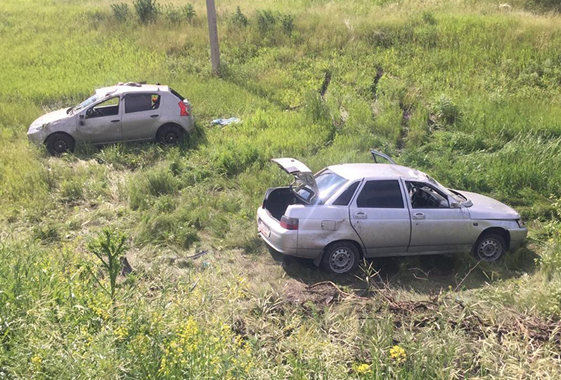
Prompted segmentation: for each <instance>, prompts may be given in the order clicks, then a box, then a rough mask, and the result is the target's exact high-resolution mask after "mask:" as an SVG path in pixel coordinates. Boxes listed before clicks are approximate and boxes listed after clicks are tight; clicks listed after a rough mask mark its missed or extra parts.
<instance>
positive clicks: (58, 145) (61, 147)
mask: <svg viewBox="0 0 561 380" xmlns="http://www.w3.org/2000/svg"><path fill="white" fill-rule="evenodd" d="M67 149H68V144H66V141H64V140H57V141H56V142H55V150H56V151H57V152H61V153H62V152H66V150H67Z"/></svg>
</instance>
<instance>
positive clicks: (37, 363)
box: [31, 355, 43, 367]
mask: <svg viewBox="0 0 561 380" xmlns="http://www.w3.org/2000/svg"><path fill="white" fill-rule="evenodd" d="M42 362H43V359H42V358H41V357H40V356H39V355H35V356H33V357H32V358H31V364H33V365H34V366H36V367H38V366H40V365H41V363H42Z"/></svg>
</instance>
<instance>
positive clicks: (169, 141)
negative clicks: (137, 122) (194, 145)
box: [156, 124, 184, 145]
mask: <svg viewBox="0 0 561 380" xmlns="http://www.w3.org/2000/svg"><path fill="white" fill-rule="evenodd" d="M183 134H184V130H183V128H181V127H180V126H179V125H176V124H167V125H163V126H162V127H160V130H159V131H158V135H157V136H156V139H157V140H158V142H159V143H160V144H163V145H176V144H178V143H179V142H180V141H181V139H182V138H183Z"/></svg>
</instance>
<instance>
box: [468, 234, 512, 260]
mask: <svg viewBox="0 0 561 380" xmlns="http://www.w3.org/2000/svg"><path fill="white" fill-rule="evenodd" d="M505 252H506V242H505V239H504V238H503V237H502V236H500V235H497V234H484V235H481V236H480V237H479V239H477V243H475V246H474V247H473V253H474V255H475V257H476V258H477V259H479V260H482V261H488V262H494V261H497V260H499V259H500V258H501V257H502V256H503V255H504V253H505Z"/></svg>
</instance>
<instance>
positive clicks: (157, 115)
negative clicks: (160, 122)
mask: <svg viewBox="0 0 561 380" xmlns="http://www.w3.org/2000/svg"><path fill="white" fill-rule="evenodd" d="M158 116H160V115H150V117H152V118H154V117H158Z"/></svg>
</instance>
